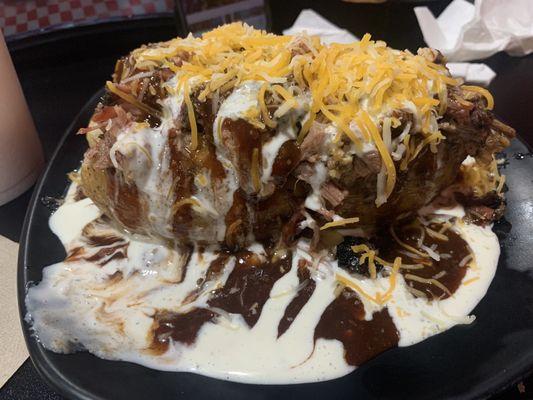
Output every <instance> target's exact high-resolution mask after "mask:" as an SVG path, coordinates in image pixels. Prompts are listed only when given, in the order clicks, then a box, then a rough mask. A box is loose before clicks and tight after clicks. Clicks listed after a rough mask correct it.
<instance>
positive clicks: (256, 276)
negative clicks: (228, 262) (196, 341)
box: [208, 251, 292, 327]
mask: <svg viewBox="0 0 533 400" xmlns="http://www.w3.org/2000/svg"><path fill="white" fill-rule="evenodd" d="M235 257H236V262H235V267H234V268H233V271H232V272H231V274H230V275H229V277H228V279H227V281H226V284H225V285H224V287H223V288H221V289H218V290H216V291H215V292H214V293H213V297H212V298H211V299H210V300H209V301H208V304H209V305H210V306H213V307H218V308H221V309H223V310H225V311H227V312H230V313H233V314H240V315H242V317H243V318H244V320H245V321H246V323H247V324H248V326H250V327H253V326H254V325H255V324H256V322H257V321H258V320H259V317H260V316H261V311H262V310H263V306H264V305H265V303H266V301H267V300H268V299H269V297H270V291H271V289H272V286H273V285H274V283H276V281H277V280H278V279H279V278H281V277H282V276H283V275H285V274H286V273H287V272H288V271H289V270H290V268H291V263H292V254H291V253H290V252H287V253H281V254H276V253H275V254H273V255H272V256H270V257H269V259H267V260H266V261H262V260H261V258H260V257H259V256H258V255H257V254H254V253H252V252H249V251H240V252H238V253H236V254H235Z"/></svg>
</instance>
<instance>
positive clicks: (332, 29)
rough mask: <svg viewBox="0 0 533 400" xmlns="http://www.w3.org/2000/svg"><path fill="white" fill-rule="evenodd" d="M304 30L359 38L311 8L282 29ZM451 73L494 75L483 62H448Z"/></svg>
mask: <svg viewBox="0 0 533 400" xmlns="http://www.w3.org/2000/svg"><path fill="white" fill-rule="evenodd" d="M532 1H533V0H532ZM303 32H306V33H307V34H308V35H316V36H319V37H320V39H321V40H322V42H323V43H328V44H329V43H351V42H354V41H356V40H359V39H358V38H357V36H355V35H353V34H352V33H350V32H349V31H347V30H346V29H341V28H339V27H338V26H337V25H335V24H333V23H331V22H330V21H328V20H327V19H325V18H324V17H323V16H321V15H320V14H318V13H316V12H315V11H313V10H310V9H305V10H302V12H301V13H300V15H299V16H298V18H296V21H294V24H293V26H291V27H290V28H288V29H286V30H284V31H283V33H284V34H285V35H295V34H298V33H303ZM448 68H449V69H450V72H451V73H452V75H454V76H456V77H461V78H463V79H465V80H466V81H467V82H470V83H475V84H481V85H482V84H486V85H488V84H489V83H490V81H491V80H492V79H493V78H494V77H495V76H496V73H495V72H494V71H493V70H492V69H490V68H489V67H488V66H486V65H485V64H471V63H448Z"/></svg>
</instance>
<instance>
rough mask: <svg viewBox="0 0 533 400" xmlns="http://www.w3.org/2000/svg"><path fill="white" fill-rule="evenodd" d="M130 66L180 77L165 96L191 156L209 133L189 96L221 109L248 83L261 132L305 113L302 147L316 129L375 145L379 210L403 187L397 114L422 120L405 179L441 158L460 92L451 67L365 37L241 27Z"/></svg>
mask: <svg viewBox="0 0 533 400" xmlns="http://www.w3.org/2000/svg"><path fill="white" fill-rule="evenodd" d="M128 60H129V61H131V65H128V69H129V70H138V71H140V73H143V72H146V71H153V70H155V69H157V68H164V69H166V70H167V71H170V72H171V73H172V74H174V79H175V81H176V82H178V85H176V86H174V87H170V86H172V85H166V82H165V83H164V84H163V85H162V87H164V88H165V89H166V90H168V91H169V92H171V93H176V92H178V91H179V90H182V91H183V95H184V103H185V105H186V109H187V114H188V120H189V125H190V128H191V149H192V150H195V149H196V148H197V147H198V146H199V145H200V141H199V137H198V135H199V134H201V133H202V132H199V131H198V129H199V128H198V126H197V122H196V116H195V110H194V106H193V102H192V101H191V96H196V98H197V99H198V100H199V101H201V102H204V101H206V100H207V99H218V98H219V97H220V96H227V94H228V93H227V92H228V91H231V90H233V89H234V88H236V87H238V86H240V85H242V84H243V83H244V82H246V81H258V82H259V83H262V85H261V87H260V90H259V91H258V93H257V101H258V105H259V107H258V108H259V110H257V115H248V116H245V117H246V118H249V119H250V120H251V122H252V123H253V125H254V126H255V127H257V128H258V129H267V128H269V129H274V128H276V127H277V123H278V119H280V118H282V117H284V116H285V115H287V114H289V113H291V112H292V110H294V109H296V108H299V107H304V106H303V105H302V104H305V107H308V109H307V108H305V109H304V111H306V113H305V117H304V113H300V117H298V118H301V119H300V121H299V122H303V121H305V122H303V123H302V127H301V130H300V132H299V134H298V137H297V140H298V143H302V141H303V140H304V138H305V137H306V135H307V134H308V132H309V131H310V129H311V126H312V124H313V123H314V122H315V121H319V122H320V123H331V124H333V125H334V126H335V127H336V128H337V129H338V132H339V134H338V135H337V136H336V137H335V139H334V142H335V143H338V142H339V141H340V140H341V139H343V138H344V136H346V138H348V139H349V140H350V141H351V142H352V143H353V145H354V146H355V148H356V149H357V150H358V151H360V150H361V149H362V147H363V143H365V144H366V143H368V142H371V143H373V144H374V145H375V147H376V148H377V150H378V152H379V154H380V157H381V159H382V163H383V169H382V172H380V176H381V179H380V186H379V188H378V192H380V193H378V194H379V196H378V197H379V200H378V199H376V200H377V205H378V206H380V205H381V204H384V202H386V201H387V199H388V198H389V196H390V195H391V193H392V192H393V190H394V187H395V184H396V176H397V171H396V166H395V164H394V162H393V160H392V157H391V154H390V153H391V151H392V148H391V144H390V141H391V139H390V129H391V127H393V128H397V127H398V126H399V124H400V121H399V120H398V118H395V117H392V116H391V112H392V111H394V110H402V109H406V110H409V112H412V114H413V116H414V118H415V120H416V124H415V127H416V129H412V130H411V131H410V132H409V133H408V134H407V135H406V136H405V137H404V139H403V144H404V146H405V152H404V153H403V155H402V156H401V158H402V159H401V160H400V161H399V168H400V170H405V169H406V168H407V167H408V165H409V162H411V161H412V160H413V159H415V158H416V157H417V156H418V155H419V154H420V152H421V151H422V150H423V149H424V147H425V146H430V149H431V151H433V152H435V151H436V150H437V145H438V143H440V141H441V140H443V139H444V136H443V135H442V134H441V133H440V132H438V127H437V122H436V121H437V119H436V118H437V117H438V116H439V115H442V114H443V113H444V112H445V110H446V107H447V103H446V102H447V96H448V94H447V93H448V87H449V86H459V82H458V81H457V80H456V79H454V78H452V77H450V76H449V72H448V70H447V69H446V68H445V67H444V66H442V65H439V64H435V63H432V62H430V61H428V60H427V59H425V58H424V57H422V56H420V55H415V54H412V53H411V52H409V51H407V50H405V51H400V50H394V49H391V48H389V47H387V46H386V44H385V43H384V42H382V41H375V40H372V37H371V35H370V34H368V33H367V34H365V35H364V36H363V37H362V39H361V40H360V41H359V42H357V41H356V42H353V43H348V44H340V43H332V44H322V43H321V42H320V40H319V38H317V37H312V36H307V35H299V36H277V35H273V34H269V33H266V32H264V31H261V30H256V29H254V28H252V27H250V26H248V25H246V24H242V23H233V24H228V25H224V26H221V27H219V28H217V29H214V30H212V31H210V32H206V33H204V34H203V35H202V36H201V37H193V36H192V35H189V36H188V37H186V38H176V39H173V40H170V41H168V42H164V43H159V44H157V45H155V46H150V47H142V48H140V49H137V50H135V51H133V52H132V54H131V56H130V57H129V59H128ZM123 73H124V71H123ZM193 82H194V85H193ZM190 85H193V86H194V88H193V87H191V86H190ZM107 86H108V90H109V91H111V92H113V93H115V94H116V95H117V96H119V97H121V98H123V99H124V100H125V101H128V102H131V103H132V104H135V105H136V106H137V107H138V108H139V109H141V110H143V111H146V112H150V113H154V114H155V115H157V110H153V109H152V108H151V107H149V106H147V105H145V104H143V103H141V102H139V101H138V100H137V99H135V98H133V96H131V95H129V94H127V93H124V92H122V91H120V90H119V89H118V88H117V87H116V86H115V85H113V84H111V83H109V84H108V85H107ZM463 88H464V90H469V91H475V92H478V93H480V94H482V95H483V96H484V97H485V98H486V99H487V108H488V109H492V107H493V106H494V100H493V98H492V96H491V95H490V93H489V92H488V91H487V90H486V89H483V88H480V87H477V86H463ZM193 89H194V91H193ZM267 92H268V96H269V97H268V105H267V99H266V96H267ZM271 112H272V114H271ZM259 118H261V120H259ZM353 124H355V125H353ZM355 127H358V128H359V129H356V128H355ZM200 128H201V127H200ZM383 130H385V132H383V133H382V131H383ZM219 133H220V132H219Z"/></svg>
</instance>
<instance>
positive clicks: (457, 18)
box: [414, 0, 533, 61]
mask: <svg viewBox="0 0 533 400" xmlns="http://www.w3.org/2000/svg"><path fill="white" fill-rule="evenodd" d="M414 10H415V14H416V17H417V19H418V23H419V25H420V28H421V29H422V34H423V35H424V39H425V41H426V43H427V44H428V45H429V46H431V47H434V48H437V49H439V50H440V51H441V52H442V53H443V54H444V55H445V56H446V58H447V59H448V60H450V61H469V60H479V59H482V58H487V57H490V56H491V55H493V54H495V53H497V52H499V51H507V53H509V54H510V55H514V56H518V55H526V54H529V53H531V52H533V1H532V0H476V1H475V4H471V3H469V2H467V1H465V0H454V1H453V2H452V3H450V5H448V7H447V8H446V9H445V10H444V11H443V12H442V13H441V14H440V15H439V17H438V18H435V17H434V16H433V14H432V13H431V11H429V9H428V8H427V7H415V9H414Z"/></svg>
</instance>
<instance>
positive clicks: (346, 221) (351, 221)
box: [320, 217, 359, 231]
mask: <svg viewBox="0 0 533 400" xmlns="http://www.w3.org/2000/svg"><path fill="white" fill-rule="evenodd" d="M356 222H359V218H357V217H353V218H343V219H339V220H336V221H331V222H327V223H325V224H324V225H322V226H321V227H320V230H321V231H323V230H324V229H329V228H335V227H339V226H344V225H348V224H355V223H356Z"/></svg>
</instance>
